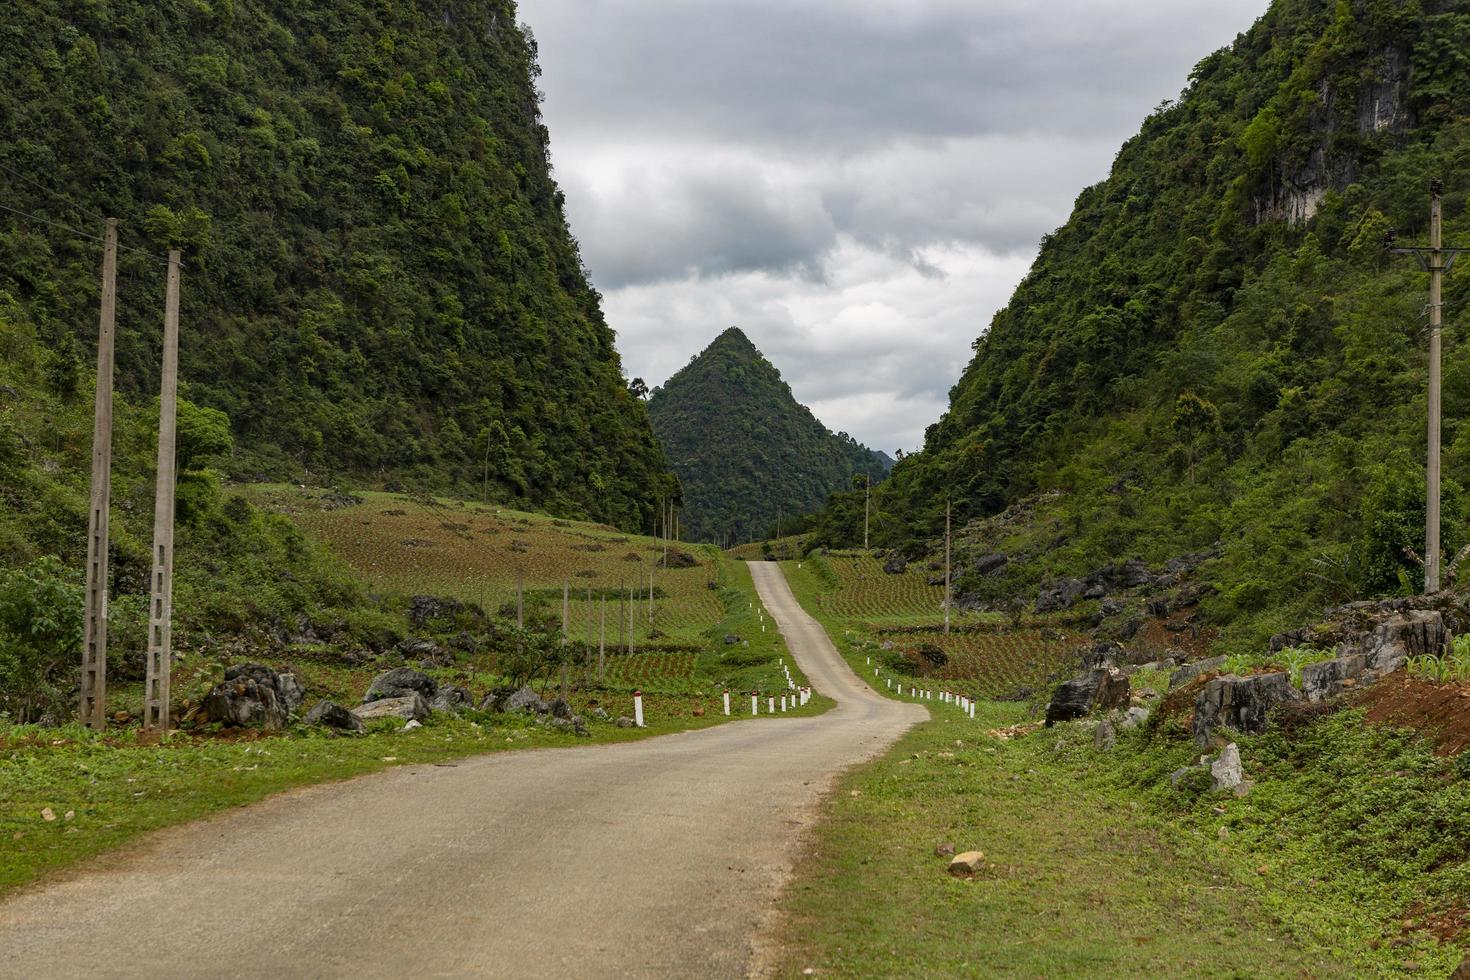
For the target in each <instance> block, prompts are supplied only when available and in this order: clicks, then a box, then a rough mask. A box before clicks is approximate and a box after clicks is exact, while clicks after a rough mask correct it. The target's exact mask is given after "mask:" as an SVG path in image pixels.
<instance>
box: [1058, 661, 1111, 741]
mask: <svg viewBox="0 0 1470 980" xmlns="http://www.w3.org/2000/svg"><path fill="white" fill-rule="evenodd" d="M1129 694H1130V689H1129V685H1128V678H1126V677H1124V676H1123V674H1122V672H1120V671H1119V670H1118V669H1117V668H1116V667H1105V668H1101V669H1098V670H1093V671H1089V672H1088V673H1086V674H1084V675H1082V676H1081V677H1077V678H1073V679H1072V680H1070V681H1063V682H1062V683H1061V684H1059V685H1057V689H1056V693H1054V694H1053V695H1052V699H1051V703H1050V704H1048V705H1047V706H1046V726H1047V727H1048V728H1050V727H1051V726H1052V725H1055V724H1056V723H1057V722H1059V721H1071V720H1072V719H1074V718H1084V717H1086V716H1087V715H1089V714H1091V713H1092V711H1093V710H1094V709H1096V708H1101V709H1103V710H1104V711H1108V710H1111V709H1113V708H1122V707H1125V706H1126V705H1127V704H1128V698H1129Z"/></svg>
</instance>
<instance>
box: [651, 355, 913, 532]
mask: <svg viewBox="0 0 1470 980" xmlns="http://www.w3.org/2000/svg"><path fill="white" fill-rule="evenodd" d="M648 411H649V415H650V417H651V418H652V420H653V427H654V431H655V432H657V433H658V437H659V440H660V441H661V442H662V443H663V445H664V448H665V450H666V451H667V452H668V454H669V460H670V463H671V465H672V466H673V468H674V472H675V474H676V475H677V476H678V478H679V483H680V485H681V487H682V494H683V507H684V509H683V512H682V515H681V517H680V521H681V533H682V535H683V536H684V537H686V538H689V539H691V540H695V541H714V542H720V543H739V542H742V541H748V540H750V539H752V538H756V537H766V536H768V535H769V534H773V533H774V532H775V531H776V530H777V528H776V525H777V522H778V521H779V520H781V519H783V518H784V519H785V520H786V521H787V522H788V523H787V524H786V528H787V529H788V530H789V529H791V528H792V523H791V522H793V521H794V519H795V518H797V517H798V516H800V515H804V514H808V513H810V512H812V511H814V510H816V509H817V508H818V507H820V506H821V505H822V502H823V501H824V500H826V498H827V495H828V494H830V493H832V492H833V491H835V490H843V489H847V488H849V487H851V486H853V484H854V480H855V478H856V479H857V481H858V482H859V483H861V481H862V480H863V479H865V478H870V479H871V480H872V481H873V484H874V485H875V486H876V485H877V483H878V481H880V480H882V479H883V478H884V476H885V475H886V473H887V469H888V467H889V465H891V463H890V461H889V460H888V457H887V456H884V455H883V454H881V453H875V452H873V451H872V450H870V449H867V448H866V447H864V446H860V445H858V443H857V442H856V441H854V440H853V439H852V437H851V436H848V435H847V434H846V433H833V432H831V431H830V430H828V429H827V427H826V426H824V425H823V424H822V423H821V422H819V421H818V420H817V418H816V416H814V415H813V414H812V413H811V411H810V410H809V409H808V408H806V407H805V406H803V405H801V404H800V403H799V402H797V401H796V399H795V398H794V397H793V396H792V394H791V388H790V386H789V385H787V384H786V382H784V381H782V380H781V373H780V372H779V371H777V370H776V368H775V366H774V365H772V364H771V362H770V361H768V360H766V358H765V357H764V356H763V355H762V354H761V352H760V351H759V350H757V349H756V347H755V345H754V344H752V343H751V342H750V340H749V338H747V337H746V336H745V334H744V333H743V332H741V330H740V329H739V328H738V327H731V328H730V329H728V330H726V331H725V332H724V333H722V334H720V335H719V336H718V337H716V338H715V340H714V342H713V343H711V344H710V345H709V346H708V347H707V348H705V349H704V351H703V352H702V353H700V354H699V355H698V356H697V357H695V358H693V359H692V360H691V361H690V362H689V363H688V364H687V365H685V367H684V368H683V369H682V370H680V371H679V372H678V373H676V374H675V375H674V376H673V377H671V378H669V380H668V381H667V382H666V383H665V384H664V385H663V386H662V387H660V388H656V389H654V391H653V395H652V397H651V398H650V399H649V402H648Z"/></svg>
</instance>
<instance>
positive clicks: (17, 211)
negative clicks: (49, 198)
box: [0, 204, 168, 265]
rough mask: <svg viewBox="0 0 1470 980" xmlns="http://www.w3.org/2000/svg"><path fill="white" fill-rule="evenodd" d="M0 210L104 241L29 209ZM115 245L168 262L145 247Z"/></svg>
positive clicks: (158, 260) (90, 238) (80, 236)
mask: <svg viewBox="0 0 1470 980" xmlns="http://www.w3.org/2000/svg"><path fill="white" fill-rule="evenodd" d="M0 211H9V212H10V213H11V214H16V215H20V216H21V217H22V218H29V219H30V220H32V221H39V222H40V223H41V224H43V225H50V226H51V227H53V228H59V229H61V230H62V231H65V232H70V233H71V234H73V235H76V236H77V237H78V238H86V239H89V240H91V241H94V242H105V239H103V237H102V236H101V235H94V234H92V233H91V232H86V231H82V230H81V229H80V228H73V227H72V226H71V225H68V224H64V223H62V222H60V221H56V220H54V219H52V218H43V217H41V216H40V215H39V214H32V213H31V212H29V211H22V210H20V209H19V208H13V207H11V206H10V205H8V204H0ZM117 247H118V248H121V249H125V250H127V251H129V252H133V253H135V254H137V255H142V256H144V257H146V258H150V259H152V260H153V261H155V262H157V263H159V264H160V265H167V264H168V259H165V258H164V257H163V256H161V255H155V254H154V253H152V252H149V251H147V250H145V249H141V248H134V247H133V246H131V245H124V244H122V243H121V242H119V243H118V245H117Z"/></svg>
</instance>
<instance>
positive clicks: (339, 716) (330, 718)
mask: <svg viewBox="0 0 1470 980" xmlns="http://www.w3.org/2000/svg"><path fill="white" fill-rule="evenodd" d="M306 723H307V724H308V725H319V726H321V727H323V728H336V729H339V730H341V731H347V732H362V731H364V730H365V729H366V726H364V725H363V723H362V719H361V718H359V717H357V715H354V714H353V713H352V712H350V711H348V710H347V709H346V708H344V707H342V706H341V705H340V704H337V703H336V702H335V701H318V702H317V703H316V704H315V705H313V706H312V709H311V710H310V711H308V712H307V713H306Z"/></svg>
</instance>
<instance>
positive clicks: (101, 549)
mask: <svg viewBox="0 0 1470 980" xmlns="http://www.w3.org/2000/svg"><path fill="white" fill-rule="evenodd" d="M116 324H117V219H116V218H108V219H107V234H106V237H105V238H104V239H103V248H102V316H101V319H100V321H99V323H98V326H97V407H96V416H95V418H94V420H93V425H92V496H91V506H90V510H89V512H88V515H87V611H86V625H85V630H84V636H83V639H82V704H81V720H82V724H84V725H87V726H88V727H90V728H93V729H95V730H96V731H99V732H100V731H102V730H103V729H104V728H106V727H107V565H108V562H107V543H108V530H107V516H108V514H107V512H108V509H109V507H111V505H112V361H113V354H112V350H113V337H114V333H115V327H116Z"/></svg>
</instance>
